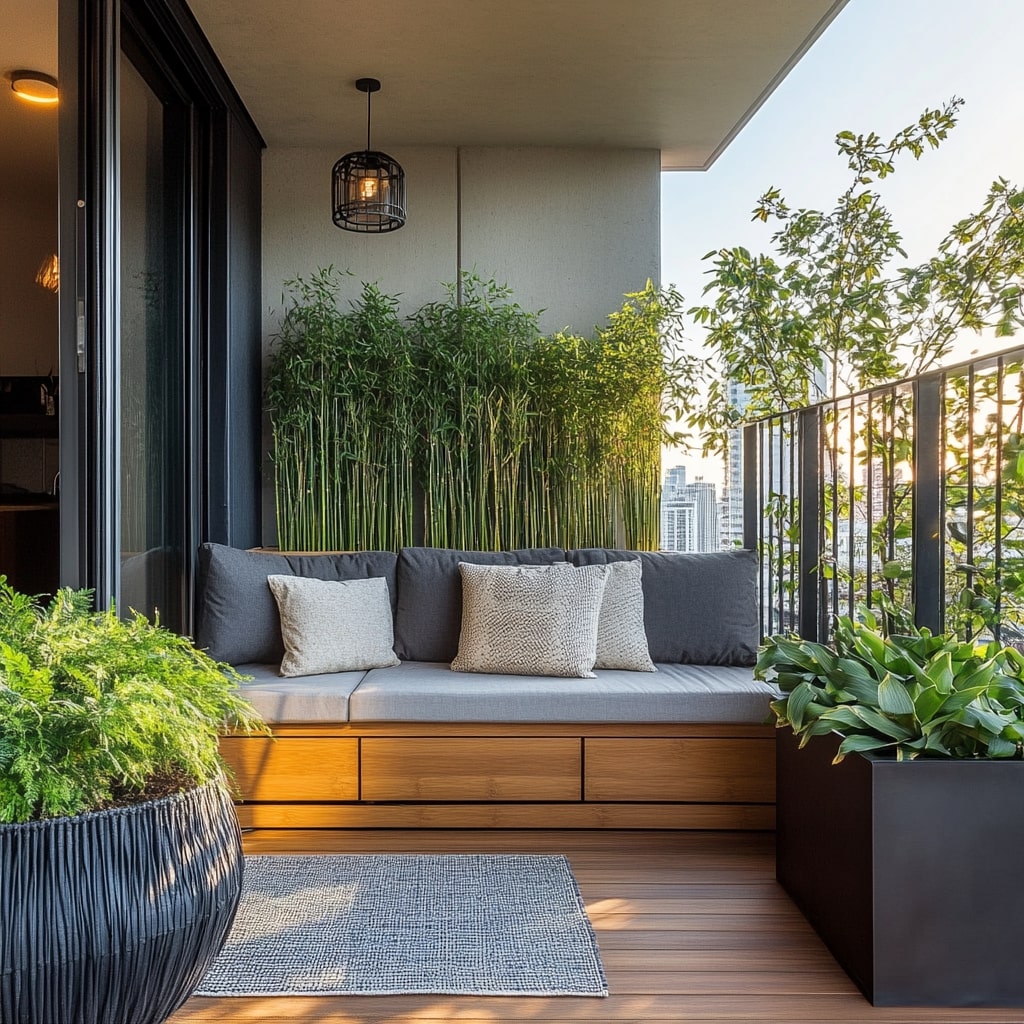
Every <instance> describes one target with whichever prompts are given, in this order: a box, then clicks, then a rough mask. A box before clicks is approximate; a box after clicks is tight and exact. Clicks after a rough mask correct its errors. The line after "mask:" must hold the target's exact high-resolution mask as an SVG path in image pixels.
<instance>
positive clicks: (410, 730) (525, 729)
mask: <svg viewBox="0 0 1024 1024" xmlns="http://www.w3.org/2000/svg"><path fill="white" fill-rule="evenodd" d="M273 730H274V735H275V736H282V737H283V736H348V737H356V738H360V737H363V736H377V737H389V736H427V737H430V736H441V737H444V736H523V737H531V736H563V737H564V736H572V737H576V738H579V737H581V736H608V737H619V738H623V737H625V738H628V737H637V738H642V737H654V738H664V737H673V736H675V737H685V736H693V737H703V738H723V739H729V738H731V739H766V740H774V737H775V727H774V726H771V725H747V724H745V723H742V722H696V723H685V722H684V723H673V722H621V723H620V722H515V723H512V722H310V723H306V724H302V725H297V724H296V725H274V726H273Z"/></svg>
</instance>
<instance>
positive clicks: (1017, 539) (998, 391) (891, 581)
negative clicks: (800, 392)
mask: <svg viewBox="0 0 1024 1024" xmlns="http://www.w3.org/2000/svg"><path fill="white" fill-rule="evenodd" d="M743 430H744V439H743V440H744V483H743V488H744V489H743V501H744V545H745V546H747V547H753V548H756V549H757V550H758V551H759V553H760V560H761V572H760V579H759V587H760V597H761V629H762V634H763V635H769V634H772V633H778V632H787V633H798V634H799V635H801V636H803V637H805V638H808V639H817V640H828V639H829V637H830V636H831V631H832V624H833V622H834V620H835V617H836V616H837V615H850V614H855V613H856V610H857V608H858V606H860V605H862V604H867V605H871V606H873V607H875V608H876V609H879V610H881V611H883V612H884V613H885V614H886V616H887V620H888V622H889V624H890V628H893V629H897V628H899V626H900V624H901V623H906V622H908V621H910V620H911V619H912V620H913V622H914V623H915V624H916V625H918V626H926V627H928V628H929V629H931V630H932V631H933V632H938V631H941V630H950V631H953V632H956V633H958V634H960V635H962V636H964V637H974V636H982V637H988V636H991V637H994V638H996V639H998V640H1000V641H1002V642H1004V643H1012V644H1014V645H1018V644H1019V645H1021V646H1022V647H1024V348H1021V347H1019V348H1013V349H1008V350H1006V351H1004V352H1000V353H996V354H994V355H990V356H985V357H983V358H977V359H973V360H969V361H966V362H963V363H958V364H956V365H954V366H949V367H944V368H942V369H938V370H933V371H929V372H927V373H924V374H921V375H920V376H917V377H912V378H907V379H904V380H900V381H895V382H893V383H891V384H886V385H884V386H880V387H874V388H870V389H866V390H863V391H859V392H856V393H854V394H850V395H845V396H842V397H838V398H833V399H829V400H827V401H824V402H819V403H817V404H816V405H811V406H807V407H805V408H801V409H795V410H791V411H787V412H784V413H779V414H776V415H773V416H769V417H765V418H763V419H759V420H756V421H753V422H750V423H749V424H747V425H746V426H745V427H744V428H743Z"/></svg>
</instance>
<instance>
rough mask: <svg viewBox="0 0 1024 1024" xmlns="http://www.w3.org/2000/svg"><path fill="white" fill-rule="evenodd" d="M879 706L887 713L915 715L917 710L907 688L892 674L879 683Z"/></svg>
mask: <svg viewBox="0 0 1024 1024" xmlns="http://www.w3.org/2000/svg"><path fill="white" fill-rule="evenodd" d="M878 707H879V709H880V710H881V711H882V712H883V713H884V714H887V715H913V714H914V712H915V710H916V709H915V707H914V702H913V700H911V698H910V694H909V693H907V688H906V687H905V686H904V685H903V683H902V682H901V681H900V680H899V679H897V678H896V677H895V676H893V675H891V674H889V675H887V676H886V677H885V678H884V679H883V680H882V681H881V682H880V683H879V684H878Z"/></svg>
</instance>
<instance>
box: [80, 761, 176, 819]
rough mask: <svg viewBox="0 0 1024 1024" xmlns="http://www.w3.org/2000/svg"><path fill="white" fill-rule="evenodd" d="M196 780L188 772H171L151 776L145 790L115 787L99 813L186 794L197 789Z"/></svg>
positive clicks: (99, 808) (99, 809)
mask: <svg viewBox="0 0 1024 1024" xmlns="http://www.w3.org/2000/svg"><path fill="white" fill-rule="evenodd" d="M195 788H196V780H195V779H194V778H192V776H191V775H189V774H188V773H187V772H183V771H180V770H170V771H164V772H158V773H157V774H156V775H151V776H150V777H149V780H148V781H147V783H146V787H145V789H142V790H138V789H128V788H118V787H115V788H114V790H113V792H112V793H111V798H110V799H109V800H107V801H105V802H104V803H103V804H101V805H100V806H98V807H96V808H94V810H97V811H108V810H110V809H111V808H113V807H130V806H131V805H132V804H144V803H146V802H147V801H149V800H160V799H161V798H162V797H165V796H174V794H175V793H184V792H185V791H186V790H190V789H195Z"/></svg>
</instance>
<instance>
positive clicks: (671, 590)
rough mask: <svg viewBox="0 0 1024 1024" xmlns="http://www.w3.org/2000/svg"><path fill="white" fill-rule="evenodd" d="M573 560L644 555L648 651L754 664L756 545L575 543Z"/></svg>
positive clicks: (701, 661)
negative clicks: (694, 548) (685, 547)
mask: <svg viewBox="0 0 1024 1024" xmlns="http://www.w3.org/2000/svg"><path fill="white" fill-rule="evenodd" d="M568 557H569V561H571V562H572V563H573V565H604V564H606V563H607V562H618V561H623V560H625V559H639V560H640V561H641V562H642V563H643V572H642V576H641V581H642V585H643V592H644V629H645V631H646V633H647V645H648V648H649V650H650V654H651V659H652V660H653V661H656V662H659V661H660V662H669V663H671V662H681V663H683V664H690V665H753V664H754V662H755V661H756V660H757V645H758V643H759V641H760V636H759V629H760V627H759V622H758V614H757V556H756V555H755V553H754V552H753V551H749V550H746V549H741V548H736V549H735V550H731V551H710V552H700V553H692V554H691V553H683V552H677V551H620V550H615V549H611V548H580V549H579V550H576V551H570V552H568Z"/></svg>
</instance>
